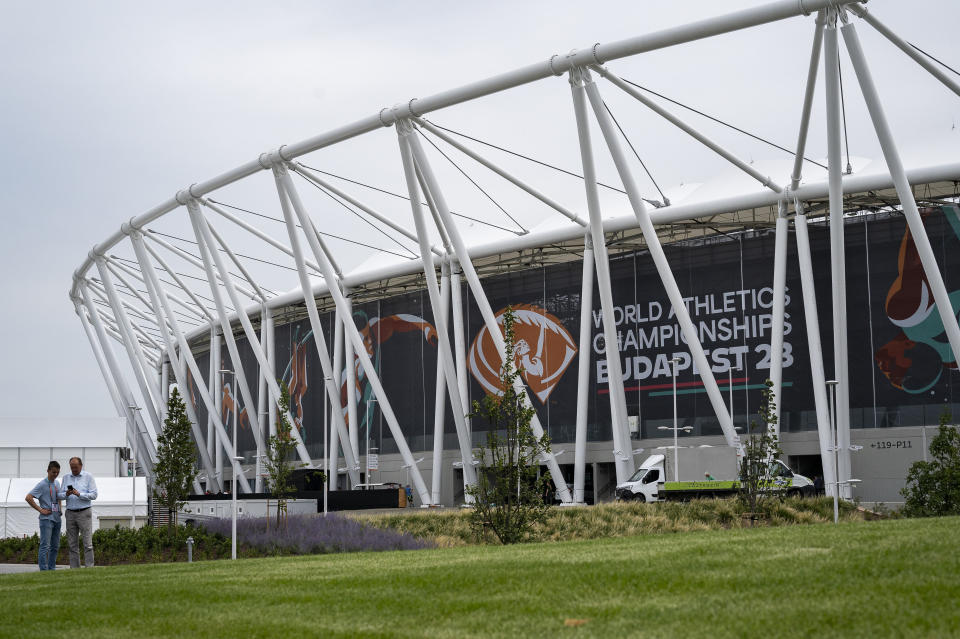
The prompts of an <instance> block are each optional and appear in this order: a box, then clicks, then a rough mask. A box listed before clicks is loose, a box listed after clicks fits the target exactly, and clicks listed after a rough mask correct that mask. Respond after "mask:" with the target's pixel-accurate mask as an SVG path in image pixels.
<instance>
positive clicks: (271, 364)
mask: <svg viewBox="0 0 960 639" xmlns="http://www.w3.org/2000/svg"><path fill="white" fill-rule="evenodd" d="M266 325H267V368H268V369H269V374H270V377H273V378H276V376H277V338H276V335H275V333H276V331H275V326H276V320H274V318H273V313H267V324H266ZM276 434H277V407H276V406H275V405H274V403H273V402H269V401H268V402H267V437H268V438H269V437H272V436H274V435H276Z"/></svg>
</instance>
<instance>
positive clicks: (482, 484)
mask: <svg viewBox="0 0 960 639" xmlns="http://www.w3.org/2000/svg"><path fill="white" fill-rule="evenodd" d="M513 324H514V315H513V310H512V309H510V308H509V307H508V308H507V311H506V313H504V316H503V332H504V341H505V342H506V357H505V358H504V360H503V365H502V366H501V368H500V385H501V387H502V388H503V392H502V394H500V395H487V396H485V397H484V398H483V402H474V403H473V412H472V413H471V414H470V417H483V418H485V419H486V420H487V422H488V423H489V426H490V431H489V432H488V435H487V443H486V445H485V446H480V448H479V457H480V465H479V466H478V468H477V470H478V474H477V483H476V485H474V486H470V487H468V488H467V493H468V494H469V495H470V496H472V497H473V499H474V504H473V511H472V513H471V514H470V523H471V525H472V526H473V529H474V530H475V531H476V532H477V534H478V535H482V534H483V531H484V530H485V529H487V528H489V529H490V530H492V531H493V534H494V535H496V537H497V539H499V540H500V543H503V544H512V543H517V542H519V541H523V540H524V539H526V538H527V537H528V536H529V534H530V530H531V528H532V527H533V525H534V524H535V523H536V522H538V521H542V520H543V518H544V516H545V515H546V508H547V505H546V504H545V503H544V500H543V494H544V492H545V490H544V489H545V487H546V486H547V482H548V481H549V480H548V479H547V477H546V476H545V475H544V476H543V477H538V474H539V473H538V472H537V471H538V466H539V460H540V458H541V456H542V455H543V454H544V453H546V452H549V451H550V440H549V438H548V437H547V436H546V435H544V436H543V437H536V436H535V435H534V434H533V431H532V430H531V428H530V421H531V420H532V419H533V416H534V413H535V411H534V409H533V407H531V406H530V405H529V404H528V402H527V400H526V394H525V393H523V391H519V392H518V391H517V389H516V388H515V386H514V385H515V384H516V383H517V381H518V380H519V377H520V369H518V368H517V367H516V366H515V363H514V339H515V338H514V331H513ZM468 462H469V460H464V463H468Z"/></svg>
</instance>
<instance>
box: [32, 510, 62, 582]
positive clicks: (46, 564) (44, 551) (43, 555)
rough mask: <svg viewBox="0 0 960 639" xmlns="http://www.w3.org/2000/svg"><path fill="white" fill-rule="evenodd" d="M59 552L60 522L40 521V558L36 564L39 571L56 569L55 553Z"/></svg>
mask: <svg viewBox="0 0 960 639" xmlns="http://www.w3.org/2000/svg"><path fill="white" fill-rule="evenodd" d="M59 551H60V522H59V521H54V520H52V519H41V520H40V553H39V554H40V556H39V558H38V559H37V563H39V564H40V570H56V569H57V553H58V552H59Z"/></svg>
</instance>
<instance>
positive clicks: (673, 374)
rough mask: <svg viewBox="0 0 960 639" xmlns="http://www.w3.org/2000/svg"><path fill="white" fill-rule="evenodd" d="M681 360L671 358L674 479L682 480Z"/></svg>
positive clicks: (687, 427) (684, 428)
mask: <svg viewBox="0 0 960 639" xmlns="http://www.w3.org/2000/svg"><path fill="white" fill-rule="evenodd" d="M679 362H680V358H679V357H674V358H672V359H671V360H670V376H671V377H672V378H673V481H680V455H679V445H678V439H677V431H678V430H679V428H678V427H677V364H678V363H679ZM659 428H660V430H669V429H667V428H664V427H663V426H660V427H659ZM683 430H685V431H686V432H688V433H689V432H690V431H691V430H693V429H692V428H691V427H690V426H684V427H683Z"/></svg>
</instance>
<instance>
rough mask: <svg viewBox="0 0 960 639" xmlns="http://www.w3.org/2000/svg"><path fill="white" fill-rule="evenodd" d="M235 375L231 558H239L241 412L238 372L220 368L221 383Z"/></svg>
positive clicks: (233, 392)
mask: <svg viewBox="0 0 960 639" xmlns="http://www.w3.org/2000/svg"><path fill="white" fill-rule="evenodd" d="M227 374H230V375H233V388H232V389H231V390H230V398H231V399H232V400H233V457H232V458H231V459H232V460H233V482H232V484H233V485H232V486H231V487H230V506H231V508H230V510H231V518H230V559H236V558H237V467H238V466H240V459H241V458H240V457H237V413H238V412H240V406H239V405H238V404H237V374H236V373H234V372H233V371H231V370H228V369H225V368H221V369H220V384H221V386H222V385H223V376H224V375H227Z"/></svg>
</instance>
